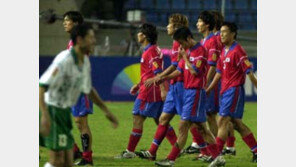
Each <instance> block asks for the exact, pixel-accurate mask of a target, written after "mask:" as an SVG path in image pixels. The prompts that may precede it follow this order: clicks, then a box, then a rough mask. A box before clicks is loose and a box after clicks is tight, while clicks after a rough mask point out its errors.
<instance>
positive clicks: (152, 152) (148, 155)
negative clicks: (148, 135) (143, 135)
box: [137, 112, 176, 160]
mask: <svg viewBox="0 0 296 167" xmlns="http://www.w3.org/2000/svg"><path fill="white" fill-rule="evenodd" d="M174 115H175V114H169V113H166V112H162V113H161V115H160V117H159V121H156V120H155V119H154V120H155V122H156V123H157V122H158V126H157V129H156V132H155V134H154V138H153V141H152V143H151V146H150V148H149V150H147V151H145V150H143V151H140V152H137V155H138V156H139V157H140V158H144V159H149V160H155V159H156V152H157V150H158V147H159V146H160V144H161V143H162V141H163V139H164V137H166V135H167V133H168V131H173V133H174V134H175V132H174V130H173V129H171V130H170V128H171V127H170V125H169V123H170V121H171V120H172V119H173V118H174ZM170 133H172V132H170ZM175 135H176V134H175Z"/></svg>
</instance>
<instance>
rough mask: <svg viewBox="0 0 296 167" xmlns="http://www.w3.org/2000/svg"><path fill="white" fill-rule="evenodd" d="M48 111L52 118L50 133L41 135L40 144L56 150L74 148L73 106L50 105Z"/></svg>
mask: <svg viewBox="0 0 296 167" xmlns="http://www.w3.org/2000/svg"><path fill="white" fill-rule="evenodd" d="M48 112H49V115H50V119H51V125H50V134H49V135H48V136H46V137H43V136H41V135H40V136H39V145H40V146H43V145H44V146H45V147H46V148H48V149H50V150H54V151H60V150H69V149H71V148H73V144H74V139H73V136H72V133H71V130H72V120H71V108H66V109H63V108H58V107H54V106H48Z"/></svg>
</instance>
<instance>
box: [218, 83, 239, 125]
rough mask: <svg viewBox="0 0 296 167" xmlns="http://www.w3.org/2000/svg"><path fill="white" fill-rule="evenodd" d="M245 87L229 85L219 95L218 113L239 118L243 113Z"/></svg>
mask: <svg viewBox="0 0 296 167" xmlns="http://www.w3.org/2000/svg"><path fill="white" fill-rule="evenodd" d="M244 104H245V89H244V87H243V86H237V87H231V88H229V89H228V90H226V91H225V92H224V93H223V94H222V95H221V96H220V109H219V115H220V116H222V117H226V116H230V117H232V118H238V119H241V118H242V117H243V113H244Z"/></svg>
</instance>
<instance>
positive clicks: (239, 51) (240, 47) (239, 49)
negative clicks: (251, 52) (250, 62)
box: [234, 43, 247, 55]
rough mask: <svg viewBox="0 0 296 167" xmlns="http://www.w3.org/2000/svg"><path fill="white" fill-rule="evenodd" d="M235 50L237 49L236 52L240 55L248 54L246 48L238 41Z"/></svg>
mask: <svg viewBox="0 0 296 167" xmlns="http://www.w3.org/2000/svg"><path fill="white" fill-rule="evenodd" d="M234 50H235V51H236V53H238V54H239V55H246V54H247V53H246V51H245V49H244V48H243V47H242V46H241V45H240V44H239V43H237V44H236V46H235V48H234Z"/></svg>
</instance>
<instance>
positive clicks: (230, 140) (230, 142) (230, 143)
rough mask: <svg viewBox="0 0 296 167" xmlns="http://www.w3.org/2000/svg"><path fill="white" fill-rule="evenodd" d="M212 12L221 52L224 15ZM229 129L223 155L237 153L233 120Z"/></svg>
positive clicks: (214, 30)
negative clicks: (221, 31)
mask: <svg viewBox="0 0 296 167" xmlns="http://www.w3.org/2000/svg"><path fill="white" fill-rule="evenodd" d="M212 14H213V15H214V18H215V27H214V29H213V32H214V34H215V35H216V37H217V40H218V44H219V45H220V46H221V47H220V48H221V52H222V49H223V48H224V47H223V44H222V42H221V36H220V29H221V26H222V23H223V22H224V17H223V16H222V13H221V12H219V11H216V10H214V11H212ZM219 84H220V83H219ZM228 130H229V132H228V137H227V140H226V148H224V149H223V151H222V154H223V155H225V154H227V155H236V150H235V145H234V142H235V136H234V128H233V124H232V123H231V122H229V125H228Z"/></svg>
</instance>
